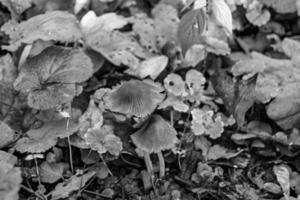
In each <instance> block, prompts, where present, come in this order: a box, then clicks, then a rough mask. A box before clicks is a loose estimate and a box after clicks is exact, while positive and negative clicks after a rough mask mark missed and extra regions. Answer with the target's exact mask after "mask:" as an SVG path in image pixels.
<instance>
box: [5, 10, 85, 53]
mask: <svg viewBox="0 0 300 200" xmlns="http://www.w3.org/2000/svg"><path fill="white" fill-rule="evenodd" d="M1 30H2V31H3V32H4V33H6V34H7V35H9V37H10V41H9V43H10V44H9V45H7V46H2V48H4V49H6V50H9V51H16V50H17V49H18V48H19V47H20V46H21V45H22V44H32V43H33V42H34V41H36V40H38V39H41V40H45V41H48V40H54V41H59V42H66V43H70V42H76V41H78V40H79V39H81V38H82V34H81V30H80V27H79V24H78V22H77V20H76V18H75V16H74V15H72V14H70V13H67V12H63V11H52V12H47V13H45V14H41V15H37V16H35V17H32V18H30V19H28V20H27V21H24V22H21V23H20V24H18V23H17V22H15V21H9V22H7V23H6V24H4V25H3V26H2V27H1Z"/></svg>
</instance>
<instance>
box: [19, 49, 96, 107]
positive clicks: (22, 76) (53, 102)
mask: <svg viewBox="0 0 300 200" xmlns="http://www.w3.org/2000/svg"><path fill="white" fill-rule="evenodd" d="M92 74H93V66H92V62H91V60H90V58H89V57H88V56H86V55H85V54H84V53H83V52H82V51H81V50H76V49H70V48H63V47H48V48H46V49H45V50H43V51H42V53H40V54H39V55H37V56H34V57H32V58H29V59H27V61H26V62H25V63H24V65H23V66H22V68H21V71H20V73H19V75H18V78H17V79H16V81H15V82H14V87H15V89H16V90H20V91H22V92H29V95H28V103H29V105H30V106H31V107H33V108H36V109H42V110H46V109H50V108H54V107H56V106H59V105H61V104H63V103H68V102H70V101H71V100H72V99H73V98H74V96H75V95H77V93H78V91H77V89H78V88H76V86H75V84H76V83H80V82H83V81H86V80H87V79H88V78H90V77H91V76H92Z"/></svg>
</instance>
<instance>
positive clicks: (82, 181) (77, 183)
mask: <svg viewBox="0 0 300 200" xmlns="http://www.w3.org/2000/svg"><path fill="white" fill-rule="evenodd" d="M94 175H95V172H88V173H86V174H83V175H78V174H76V175H73V176H72V177H71V178H70V179H68V180H67V181H65V183H59V184H57V185H56V187H55V189H54V190H53V191H52V192H51V199H52V200H58V199H62V198H66V197H69V195H70V194H71V193H72V192H74V191H76V190H79V189H81V187H84V186H85V185H86V183H87V182H88V181H89V180H90V179H91V178H92V177H93V176H94Z"/></svg>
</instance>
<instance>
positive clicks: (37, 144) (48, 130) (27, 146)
mask: <svg viewBox="0 0 300 200" xmlns="http://www.w3.org/2000/svg"><path fill="white" fill-rule="evenodd" d="M67 124H69V125H68V128H67ZM77 129H78V125H77V124H74V123H73V122H72V121H70V122H69V123H68V122H67V120H60V121H50V122H46V123H45V124H44V125H43V126H42V127H41V128H38V129H31V130H29V131H27V132H26V135H27V137H23V138H21V139H19V140H18V142H17V143H16V149H17V150H18V151H19V152H21V153H25V152H29V153H41V152H45V151H47V150H48V149H50V148H51V147H53V146H54V145H55V144H56V142H57V139H58V138H65V137H68V136H70V135H72V134H73V133H74V132H75V131H76V130H77Z"/></svg>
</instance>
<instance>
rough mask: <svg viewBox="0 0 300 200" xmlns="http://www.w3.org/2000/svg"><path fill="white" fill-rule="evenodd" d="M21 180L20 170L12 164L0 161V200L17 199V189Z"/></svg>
mask: <svg viewBox="0 0 300 200" xmlns="http://www.w3.org/2000/svg"><path fill="white" fill-rule="evenodd" d="M21 182H22V177H21V170H20V168H18V167H13V165H11V164H9V163H6V162H3V161H1V162H0V183H1V184H0V197H1V200H2V199H3V200H17V199H19V195H18V192H19V189H20V185H21Z"/></svg>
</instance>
